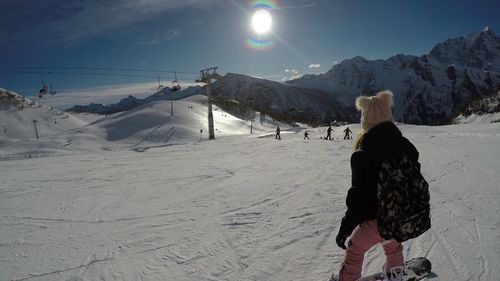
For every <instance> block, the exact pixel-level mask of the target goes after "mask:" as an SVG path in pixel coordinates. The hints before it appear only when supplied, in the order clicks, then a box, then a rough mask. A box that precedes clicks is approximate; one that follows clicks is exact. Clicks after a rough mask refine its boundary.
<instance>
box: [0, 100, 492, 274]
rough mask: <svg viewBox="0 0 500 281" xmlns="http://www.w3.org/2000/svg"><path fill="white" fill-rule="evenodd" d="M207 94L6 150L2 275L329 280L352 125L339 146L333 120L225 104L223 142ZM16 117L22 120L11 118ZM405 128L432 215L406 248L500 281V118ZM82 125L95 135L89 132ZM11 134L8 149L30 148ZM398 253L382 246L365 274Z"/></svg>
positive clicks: (449, 267)
mask: <svg viewBox="0 0 500 281" xmlns="http://www.w3.org/2000/svg"><path fill="white" fill-rule="evenodd" d="M203 100H204V97H201V96H193V97H192V98H191V99H187V100H183V101H176V102H174V115H173V116H171V117H170V102H169V101H161V102H156V103H153V107H152V108H151V107H147V106H145V107H138V108H136V109H134V110H132V111H129V112H125V113H118V114H115V115H111V116H108V117H107V118H104V119H99V120H97V121H94V122H91V123H90V124H88V125H86V126H83V127H79V128H76V129H70V130H65V131H62V132H60V131H59V129H54V130H53V132H54V133H53V134H51V135H44V134H42V135H41V137H40V141H42V140H44V139H45V140H44V141H45V142H46V143H47V145H48V146H51V147H53V148H55V149H56V150H58V151H65V153H52V154H50V155H48V154H45V155H46V157H34V158H33V157H32V158H24V159H22V160H18V159H15V158H13V157H9V158H5V157H4V159H10V160H4V161H0V261H1V262H0V280H37V281H44V280H47V281H48V280H50V281H54V280H63V281H89V280H155V281H156V280H176V281H184V280H185V281H191V280H228V281H235V280H238V281H239V280H241V281H244V280H248V281H250V280H273V281H279V280H283V281H284V280H304V281H305V280H328V278H329V277H330V275H331V274H332V273H333V272H334V271H337V270H338V268H339V266H340V262H341V260H342V257H343V255H344V252H343V250H341V249H340V248H338V247H337V246H336V244H335V235H336V232H337V230H338V227H339V225H340V220H341V218H342V215H343V213H344V211H345V203H344V202H345V195H346V192H347V189H348V188H349V186H350V182H351V180H350V164H349V158H350V154H351V153H352V141H351V140H346V141H344V140H341V138H342V135H341V131H342V130H343V128H344V127H338V128H335V131H334V136H335V141H333V142H332V141H324V140H321V139H320V137H323V136H324V135H325V131H326V128H325V127H320V128H314V129H308V131H309V132H310V138H311V139H310V140H303V134H302V132H297V133H296V132H293V131H288V132H283V133H282V140H281V141H278V140H275V139H274V136H273V134H272V131H273V129H274V125H266V124H265V123H264V124H263V125H261V126H262V127H261V128H260V129H259V130H260V131H258V133H256V134H253V135H249V134H248V131H247V130H248V123H247V122H244V121H242V120H239V119H237V118H235V117H233V116H230V115H227V113H224V112H222V111H221V110H220V109H219V110H215V111H214V119H215V125H216V128H218V132H217V131H216V139H215V140H212V141H208V140H206V135H205V134H206V129H205V128H206V123H204V122H205V121H204V119H206V107H204V106H203ZM20 112H22V111H20ZM20 112H16V114H18V113H20ZM38 116H39V115H37V118H39V117H38ZM32 117H33V116H31V117H29V118H27V119H31V118H32ZM7 118H9V119H7ZM10 118H19V117H16V115H12V112H11V113H7V112H2V116H1V118H0V120H2V122H4V121H3V120H7V122H8V123H9V124H14V121H11V119H10ZM50 120H51V119H50V118H49V119H48V120H47V122H48V121H50ZM256 120H258V118H256ZM28 121H29V120H28ZM58 122H59V120H58ZM28 123H29V122H28ZM257 123H258V122H257ZM31 125H32V123H29V126H31ZM350 127H351V129H352V130H353V131H354V132H355V133H356V132H357V131H358V129H359V126H358V125H356V124H355V125H351V126H350ZM399 127H400V129H401V130H402V131H403V134H404V135H405V136H407V137H408V138H409V139H410V140H412V141H413V142H414V144H415V145H416V147H417V148H418V149H419V151H420V159H421V163H422V172H423V174H424V176H425V177H426V178H427V180H428V181H429V184H430V191H431V207H432V223H433V226H432V229H431V230H430V231H428V232H426V233H425V234H424V235H422V236H421V237H419V238H417V239H415V240H413V241H410V242H407V243H405V251H404V255H405V257H406V258H410V257H414V256H427V257H428V258H429V259H430V260H431V261H432V263H433V275H432V277H431V278H429V279H428V280H439V281H448V280H450V281H452V280H453V281H455V280H482V281H489V280H497V279H498V276H500V268H498V266H497V265H498V264H500V254H499V253H500V236H499V233H500V216H499V215H498V214H499V213H500V193H499V192H498V182H500V174H499V173H498V167H499V160H498V159H500V150H499V149H498V144H499V142H500V123H491V124H474V125H468V124H462V125H452V126H444V127H427V126H413V125H399ZM47 128H48V125H47ZM202 128H203V134H204V136H205V137H204V139H203V140H202V141H201V142H200V141H199V130H200V129H202ZM9 130H10V128H9ZM8 132H9V131H8ZM83 135H86V136H93V137H94V138H95V139H94V141H80V142H78V143H76V142H75V141H74V140H75V139H82V138H83V137H82V136H83ZM78 136H80V137H78ZM66 137H71V138H72V139H73V141H72V143H71V144H70V145H68V146H63V145H61V143H59V142H58V140H60V139H64V138H66ZM31 138H33V137H32V136H31ZM174 139H176V141H174ZM0 141H1V142H0V143H1V144H2V146H1V147H0V151H1V153H2V154H3V155H14V154H16V153H19V150H18V148H19V147H18V146H12V145H7V146H5V145H4V144H5V141H6V137H4V136H2V138H1V139H0ZM18 141H19V142H22V141H27V140H22V139H18ZM30 141H32V140H30ZM165 141H167V142H166V144H176V145H163V144H165ZM96 143H98V144H99V145H96ZM49 144H50V145H49ZM68 147H73V148H72V149H73V150H69V148H68ZM103 148H105V149H103ZM82 152H84V153H82ZM31 153H36V149H35V150H34V151H31ZM383 262H384V258H383V251H382V249H381V248H380V247H376V248H375V249H373V250H372V251H370V252H369V253H368V254H367V257H366V259H365V267H364V268H365V269H364V273H372V272H374V271H378V270H380V268H381V267H382V264H383Z"/></svg>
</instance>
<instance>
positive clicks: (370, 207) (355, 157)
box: [330, 91, 430, 281]
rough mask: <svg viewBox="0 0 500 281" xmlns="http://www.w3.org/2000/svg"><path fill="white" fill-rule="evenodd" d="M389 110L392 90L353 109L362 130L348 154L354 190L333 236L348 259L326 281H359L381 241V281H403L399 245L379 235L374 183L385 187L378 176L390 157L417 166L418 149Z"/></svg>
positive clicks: (360, 100)
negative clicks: (383, 275) (371, 252)
mask: <svg viewBox="0 0 500 281" xmlns="http://www.w3.org/2000/svg"><path fill="white" fill-rule="evenodd" d="M391 106H392V93H391V92H390V91H384V92H380V93H378V94H377V95H376V96H373V97H358V98H357V99H356V107H357V109H358V110H360V111H361V131H360V132H359V134H358V136H357V138H356V140H355V144H354V153H353V154H352V155H351V169H352V187H351V188H350V189H349V191H348V192H347V198H346V203H347V211H346V213H345V215H344V217H343V218H342V222H341V226H340V229H339V232H338V234H337V237H336V242H337V245H338V246H339V247H341V248H342V249H345V250H346V255H345V257H344V261H343V263H342V265H341V267H340V272H339V274H338V276H336V275H334V276H332V278H331V279H330V280H335V281H353V280H358V279H359V278H360V277H361V269H362V266H363V259H364V254H365V252H366V251H368V250H369V249H370V248H372V247H373V246H374V245H376V244H379V243H382V247H383V249H384V252H385V255H386V263H385V271H386V272H388V273H390V274H389V275H387V276H388V278H387V279H384V280H402V279H401V275H402V273H401V269H402V268H403V266H404V259H403V245H402V244H401V243H400V242H397V241H396V240H395V239H391V240H385V239H384V238H382V236H381V233H380V232H379V229H380V228H379V227H380V226H379V225H378V222H377V214H378V207H377V206H378V203H380V202H382V201H379V199H378V197H377V190H378V187H377V185H378V184H383V183H380V182H379V180H378V176H379V171H381V170H380V169H381V163H382V162H383V161H387V160H388V159H402V158H405V159H409V161H411V162H412V163H417V164H418V151H417V149H416V148H415V146H413V144H412V143H411V142H410V141H408V140H407V139H406V138H404V137H403V136H402V134H401V131H400V130H399V129H398V128H397V127H396V126H395V125H394V123H393V122H392V112H391ZM384 163H387V162H384ZM388 181H390V179H389V180H388ZM429 223H430V217H429ZM424 231H425V230H424ZM349 236H350V241H349V242H348V243H347V247H346V240H347V238H348V237H349ZM389 276H390V277H389Z"/></svg>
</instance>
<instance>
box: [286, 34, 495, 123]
mask: <svg viewBox="0 0 500 281" xmlns="http://www.w3.org/2000/svg"><path fill="white" fill-rule="evenodd" d="M288 83H289V84H291V85H296V86H301V87H310V88H318V89H322V90H324V91H327V92H329V93H331V94H333V95H334V96H336V97H337V98H338V99H339V101H341V102H343V103H344V104H347V105H352V104H353V102H354V99H355V98H356V97H357V96H359V95H373V94H374V93H376V92H377V91H380V90H384V89H391V90H393V92H394V95H395V96H394V102H395V107H394V116H395V118H396V119H397V120H399V121H402V122H405V123H416V124H438V123H443V122H445V123H446V122H449V120H450V119H451V117H454V116H456V115H458V113H460V112H461V111H462V110H463V109H464V108H465V107H466V106H467V105H468V104H469V103H470V102H471V101H473V100H475V99H479V98H481V97H483V96H486V95H491V94H493V93H496V92H497V91H498V90H499V89H500V38H498V37H497V36H496V35H495V33H494V32H493V31H492V30H491V29H490V28H484V29H483V30H481V31H479V32H474V33H471V34H468V35H467V36H465V37H459V38H455V39H449V40H447V41H445V42H443V43H440V44H438V45H436V46H435V47H434V48H433V49H432V50H431V51H430V52H429V54H426V55H423V56H421V57H417V56H411V55H402V54H399V55H395V56H392V57H391V58H389V59H387V60H367V59H364V58H362V57H355V58H353V59H350V60H345V61H343V62H341V63H340V64H337V65H335V66H333V68H332V69H330V70H329V71H328V72H327V73H325V74H320V75H305V76H304V77H302V78H299V79H296V80H292V81H289V82H288Z"/></svg>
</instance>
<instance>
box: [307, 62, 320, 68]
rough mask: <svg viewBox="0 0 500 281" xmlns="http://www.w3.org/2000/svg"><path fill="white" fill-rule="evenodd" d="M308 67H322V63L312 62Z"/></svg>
mask: <svg viewBox="0 0 500 281" xmlns="http://www.w3.org/2000/svg"><path fill="white" fill-rule="evenodd" d="M308 67H309V68H320V67H321V64H319V63H316V64H310V65H309V66H308Z"/></svg>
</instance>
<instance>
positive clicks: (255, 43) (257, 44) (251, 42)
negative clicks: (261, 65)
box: [246, 38, 273, 50]
mask: <svg viewBox="0 0 500 281" xmlns="http://www.w3.org/2000/svg"><path fill="white" fill-rule="evenodd" d="M246 45H247V46H248V47H250V48H252V49H255V50H267V49H269V48H271V47H272V46H273V41H272V40H259V39H255V38H247V40H246Z"/></svg>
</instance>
